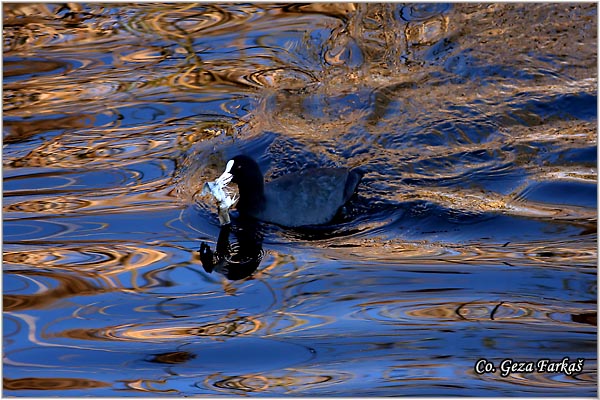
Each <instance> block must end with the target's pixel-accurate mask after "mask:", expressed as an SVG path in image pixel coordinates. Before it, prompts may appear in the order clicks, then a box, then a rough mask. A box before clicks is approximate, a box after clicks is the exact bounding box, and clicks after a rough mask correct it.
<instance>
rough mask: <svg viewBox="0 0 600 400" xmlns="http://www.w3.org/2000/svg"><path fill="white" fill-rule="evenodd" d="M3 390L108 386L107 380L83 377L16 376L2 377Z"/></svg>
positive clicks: (70, 388)
mask: <svg viewBox="0 0 600 400" xmlns="http://www.w3.org/2000/svg"><path fill="white" fill-rule="evenodd" d="M3 385H4V389H5V390H17V391H18V390H74V389H80V390H81V389H92V388H101V387H110V386H111V384H110V383H108V382H102V381H97V380H94V379H85V378H33V377H32V378H18V379H10V378H7V377H4V379H3Z"/></svg>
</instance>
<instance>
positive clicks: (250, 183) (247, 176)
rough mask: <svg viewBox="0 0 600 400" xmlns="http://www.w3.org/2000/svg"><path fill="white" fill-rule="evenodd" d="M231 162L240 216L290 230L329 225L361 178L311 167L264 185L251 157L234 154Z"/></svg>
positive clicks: (353, 171)
mask: <svg viewBox="0 0 600 400" xmlns="http://www.w3.org/2000/svg"><path fill="white" fill-rule="evenodd" d="M232 160H233V166H232V168H231V174H232V175H233V179H232V182H234V183H236V184H237V185H238V190H239V200H238V202H237V206H236V208H237V210H238V211H239V213H240V216H241V217H246V216H250V217H252V218H255V219H257V220H261V221H266V222H271V223H274V224H277V225H280V226H283V227H290V228H293V227H301V226H308V225H322V224H327V223H329V222H331V220H332V219H333V218H334V217H335V216H336V215H337V214H338V212H339V211H340V209H341V208H342V207H343V206H344V204H346V203H347V202H348V200H350V198H351V197H352V195H353V194H354V192H355V191H356V189H357V186H358V184H359V182H360V180H361V178H362V176H363V173H362V172H361V171H359V170H357V169H348V168H311V169H307V170H305V171H302V172H296V173H290V174H287V175H284V176H281V177H279V178H276V179H274V180H272V181H270V182H267V183H265V182H264V178H263V174H262V173H261V171H260V168H259V166H258V164H257V163H256V161H254V160H253V159H252V158H250V157H248V156H246V155H238V156H236V157H234V158H233V159H232Z"/></svg>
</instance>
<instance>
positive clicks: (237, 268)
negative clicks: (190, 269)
mask: <svg viewBox="0 0 600 400" xmlns="http://www.w3.org/2000/svg"><path fill="white" fill-rule="evenodd" d="M231 234H233V236H234V237H235V238H236V239H237V242H232V243H230V242H229V237H230V235H231ZM262 241H263V235H262V233H261V232H260V229H259V227H258V224H257V222H256V221H253V220H238V223H236V225H235V228H232V224H231V223H229V224H227V225H223V226H222V227H221V231H220V232H219V238H218V240H217V248H216V249H215V251H214V252H213V251H212V250H211V249H210V247H209V246H208V244H206V243H205V242H202V243H201V244H200V261H201V262H202V267H204V270H205V271H206V272H208V273H211V272H213V271H216V272H218V273H220V274H223V275H225V277H226V278H227V279H230V280H239V279H244V278H247V277H249V276H250V275H252V273H254V271H256V269H257V268H258V266H259V265H260V262H261V261H262V257H263V250H262Z"/></svg>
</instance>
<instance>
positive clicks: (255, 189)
mask: <svg viewBox="0 0 600 400" xmlns="http://www.w3.org/2000/svg"><path fill="white" fill-rule="evenodd" d="M238 190H239V192H240V193H239V194H240V200H239V201H238V204H237V209H238V210H240V211H242V212H243V211H258V210H260V209H261V208H262V207H261V206H263V205H264V203H265V183H264V180H263V179H260V181H259V182H238Z"/></svg>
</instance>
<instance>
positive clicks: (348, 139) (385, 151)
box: [3, 3, 597, 396]
mask: <svg viewBox="0 0 600 400" xmlns="http://www.w3.org/2000/svg"><path fill="white" fill-rule="evenodd" d="M596 8H597V6H596V5H595V4H591V3H590V4H581V5H576V4H570V5H561V6H557V5H552V4H534V5H527V6H523V5H519V4H504V3H503V4H485V5H481V4H479V5H478V4H452V5H441V4H433V3H427V4H424V3H423V4H413V5H410V4H408V5H397V4H374V3H370V4H366V3H358V4H343V3H335V4H298V5H284V6H281V5H275V4H227V5H224V4H223V5H221V4H216V3H211V4H204V5H202V4H195V3H186V4H149V3H146V4H135V5H105V4H85V5H84V4H77V3H68V4H63V5H51V4H24V3H18V4H17V3H14V4H9V3H6V4H3V22H4V31H3V33H4V35H3V38H4V42H3V44H4V58H5V59H4V63H3V66H4V84H3V115H4V123H3V126H4V145H5V147H4V150H3V153H4V154H3V155H4V156H3V170H4V181H3V183H4V199H3V200H4V204H3V212H4V227H5V234H4V235H5V236H4V246H5V248H4V254H3V262H4V278H5V282H8V283H5V287H4V294H3V300H4V313H5V319H4V321H5V324H6V326H7V328H6V331H5V373H6V374H7V376H9V377H8V378H4V389H5V391H15V393H14V394H15V395H19V394H20V393H26V394H28V395H31V393H34V394H35V393H39V392H36V391H37V390H41V391H44V392H43V393H47V394H49V395H55V394H57V393H58V394H60V393H61V391H62V390H85V391H83V392H81V393H83V394H85V395H94V394H96V393H100V394H103V395H104V394H106V393H109V394H110V393H113V394H114V393H117V394H118V393H120V391H125V392H126V393H127V394H133V395H136V394H138V395H139V394H140V393H141V394H142V395H143V394H147V393H159V394H163V393H164V394H175V395H185V396H188V395H189V396H191V395H198V394H202V395H215V394H226V395H231V394H242V395H246V394H251V393H257V394H265V395H284V394H285V395H307V394H309V395H310V394H317V395H318V394H321V395H322V394H334V395H338V394H342V395H344V394H348V393H351V394H352V395H361V394H366V395H374V394H375V395H378V394H383V395H397V394H398V393H408V394H417V395H420V394H423V393H435V394H443V395H448V394H450V395H452V394H457V393H459V392H458V391H452V390H454V389H456V390H463V389H473V387H475V388H479V389H480V391H476V392H474V393H475V394H482V393H483V394H484V395H495V394H498V393H502V394H504V393H509V394H513V395H514V393H516V392H515V391H518V390H519V389H522V390H523V391H524V393H528V392H527V391H528V390H529V391H530V393H533V394H547V393H549V392H543V391H539V392H536V391H535V389H544V388H550V389H552V390H558V389H563V390H569V389H572V388H574V389H577V388H583V390H588V391H587V392H584V391H582V392H577V393H586V394H587V393H590V390H594V389H593V388H595V387H596V385H595V379H596V372H595V364H596V360H594V359H591V358H590V359H589V362H588V363H586V371H584V372H582V373H580V374H578V375H574V376H572V377H565V376H563V375H544V374H514V375H511V376H510V377H509V378H501V377H499V376H497V374H496V375H494V374H489V375H483V376H479V375H475V374H474V373H473V372H472V365H471V364H472V363H471V361H472V360H471V359H470V358H469V357H470V356H471V355H473V357H477V356H485V354H475V353H476V352H482V353H484V352H487V351H491V350H495V351H499V350H505V351H509V350H510V348H508V347H507V349H501V348H500V347H501V345H494V344H490V341H491V340H492V339H491V338H492V337H494V335H497V336H498V339H500V340H502V339H504V340H506V341H511V340H513V339H516V338H518V337H519V332H523V331H526V332H527V333H529V331H532V332H533V333H532V335H533V334H534V333H535V334H539V335H543V334H546V333H547V334H549V336H543V337H542V338H541V339H539V342H536V343H526V345H528V346H529V347H527V350H528V351H530V350H531V351H533V350H535V351H537V352H538V353H537V354H541V353H542V352H550V351H552V355H556V354H558V352H559V351H565V352H567V351H573V352H575V353H577V354H586V355H588V356H589V357H593V349H591V347H592V346H591V345H590V343H591V342H592V341H594V340H595V339H594V335H593V332H594V329H595V327H596V325H597V312H596V311H595V310H594V307H595V303H594V300H593V299H594V298H595V295H596V292H597V288H596V285H595V281H594V279H593V276H595V273H596V262H597V235H596V230H597V206H594V205H591V204H585V203H579V202H578V201H577V199H575V200H573V199H571V198H567V199H566V200H565V199H563V198H562V196H563V195H561V194H560V193H563V194H564V192H565V191H568V190H569V189H564V187H571V186H568V185H570V184H574V185H575V186H573V187H576V188H580V189H581V188H595V185H596V180H597V168H596V166H595V162H596V161H595V158H594V157H593V156H590V155H587V153H586V152H588V151H589V149H591V148H594V147H595V146H596V142H597V127H596V125H597V117H596V116H595V115H594V116H590V115H587V114H586V113H585V112H581V113H579V111H580V110H578V109H577V108H578V107H577V106H571V104H572V103H573V104H579V105H581V104H583V105H584V106H586V105H587V104H588V103H592V102H594V101H596V97H597V94H596V92H597V78H596V73H595V71H596V70H597V66H596V62H597V54H596V53H597V46H596V42H595V41H596V39H597V37H596V23H597V10H596ZM490 71H491V72H490ZM582 107H583V106H582ZM563 108H565V109H566V110H564V113H563V110H562V109H563ZM583 108H585V107H583ZM548 110H551V111H548ZM232 149H234V150H235V151H242V150H243V151H248V152H250V153H253V154H261V155H263V156H264V157H270V158H271V160H270V164H269V170H268V171H266V172H267V178H268V179H270V178H272V177H276V176H279V175H281V174H282V173H285V172H288V171H291V170H294V169H296V168H299V167H303V166H306V165H308V164H310V163H313V164H316V163H329V164H330V165H333V164H335V165H348V166H368V167H369V168H370V169H369V171H368V173H367V174H366V176H365V179H364V182H363V183H362V184H361V185H362V186H361V192H360V194H359V200H361V201H362V202H363V203H361V204H362V205H363V208H362V209H361V211H362V213H361V214H359V215H358V216H357V219H356V220H355V221H349V222H347V223H346V224H345V225H344V226H342V227H341V228H339V230H338V231H335V230H334V232H333V233H330V234H328V235H324V236H323V237H318V238H315V237H310V238H307V236H306V235H303V234H302V233H298V232H284V231H281V230H277V229H275V228H274V229H272V230H268V231H267V235H266V240H265V243H264V247H265V248H266V250H267V257H266V258H265V260H264V261H263V264H262V265H261V266H260V268H259V270H258V271H257V272H256V273H254V274H253V275H252V276H250V277H248V278H246V279H243V280H241V281H239V282H237V281H228V280H226V279H225V278H223V277H221V276H218V275H217V274H214V273H213V274H208V273H204V272H203V270H202V266H201V263H200V261H199V260H200V257H199V252H198V248H199V243H200V241H207V242H210V244H213V243H214V241H215V238H216V235H217V234H218V232H217V226H216V223H215V221H214V207H213V204H211V203H209V202H208V201H207V200H206V199H203V198H201V197H200V196H197V192H198V189H199V188H201V186H202V183H203V182H206V181H208V180H212V179H214V178H215V177H216V176H218V175H219V174H220V172H221V171H222V168H223V164H224V161H225V160H226V159H227V158H228V157H230V156H231V155H232V154H230V153H231V152H232V151H233V150H232ZM592 159H593V160H592ZM590 160H592V161H593V162H592V161H590ZM263 161H264V160H263ZM265 165H266V164H265ZM515 171H516V172H515ZM482 177H484V178H483V179H482ZM498 182H500V183H498ZM544 185H550V186H551V190H549V193H550V194H546V195H545V196H542V197H541V199H540V197H535V196H532V193H534V192H535V190H536V189H537V188H539V187H542V188H544ZM552 185H555V186H556V187H557V188H558V189H553V190H554V191H553V190H552V188H553V186H552ZM562 185H566V186H562ZM576 185H579V186H576ZM590 190H591V189H590ZM584 200H587V199H584ZM390 205H392V206H393V207H392V206H390ZM406 205H410V207H408V206H406ZM386 206H389V208H387V209H386V208H385V207H386ZM378 207H381V210H383V211H381V212H375V211H373V210H379V208H378ZM440 210H441V211H440ZM402 213H404V214H402ZM436 213H445V214H444V215H443V216H442V217H440V219H439V220H437V221H434V222H433V223H431V225H429V226H427V227H423V226H421V225H424V224H426V223H427V222H428V220H429V218H432V216H434V215H436ZM211 218H213V219H211ZM502 218H504V219H502ZM498 220H501V221H508V222H504V223H505V224H506V225H508V227H507V226H500V224H498V226H496V225H495V223H494V221H498ZM485 221H492V222H489V224H488V225H485V224H484V222H485ZM519 221H521V225H515V227H512V226H511V224H516V223H517V222H519ZM440 223H441V224H442V225H444V226H441V227H440V226H439V225H440ZM482 225H483V227H482ZM477 227H478V229H480V231H474V230H475V229H476V228H477ZM522 228H530V229H531V231H527V232H521V231H520V229H522ZM335 229H338V228H335ZM496 229H498V230H499V233H498V234H497V236H495V234H496V232H495V230H496ZM499 238H500V239H499ZM500 276H502V279H499V278H498V277H500ZM506 277H509V278H510V279H513V280H514V282H512V283H511V282H508V283H506V282H501V281H502V280H503V279H505V280H507V281H510V279H509V278H506ZM495 280H497V281H498V282H495ZM522 280H525V282H523V281H522ZM501 283H502V284H504V285H505V286H500V284H501ZM529 283H530V284H529ZM494 284H498V285H499V286H498V287H499V288H496V287H495V286H494ZM517 285H521V286H518V289H517V288H516V287H517ZM486 329H488V330H486ZM449 334H455V335H456V337H457V338H458V339H459V341H461V340H462V342H461V343H462V344H461V345H462V346H464V347H465V348H468V350H464V349H463V350H462V352H461V353H460V354H455V353H452V354H453V356H450V355H449V354H448V353H451V352H457V351H461V350H457V349H456V348H457V346H455V345H454V344H453V343H454V342H453V341H452V340H448V339H447V338H448V335H449ZM478 334H479V335H480V336H477V335H478ZM550 334H555V335H557V336H551V335H550ZM461 335H464V336H461ZM473 335H475V336H473ZM452 338H453V339H454V338H455V337H454V336H452ZM253 340H254V341H253ZM244 341H248V342H244ZM446 341H448V343H445V342H446ZM463 342H464V343H467V342H468V345H464V343H463ZM480 342H481V343H480ZM557 342H559V343H561V344H562V347H561V348H560V349H556V347H557ZM240 343H241V344H240ZM444 343H445V344H444ZM115 344H117V345H118V346H119V347H116V346H114V345H115ZM138 345H141V346H140V347H136V346H138ZM210 345H213V346H216V347H214V348H212V350H211V351H213V353H210V352H209V351H207V350H206V348H207V346H210ZM184 346H186V347H184ZM194 346H197V347H194ZM236 346H237V347H236ZM254 346H264V349H266V350H265V351H264V352H259V353H258V355H253V357H250V356H248V357H249V358H248V359H246V358H245V357H246V356H245V355H243V351H245V350H248V349H249V348H251V347H254ZM277 346H282V347H277ZM313 346H314V348H313ZM458 347H460V346H458ZM259 349H263V347H259ZM272 349H277V350H276V351H275V350H272ZM294 349H295V350H294ZM473 349H475V350H473ZM550 349H551V350H550ZM55 350H56V352H53V351H55ZM240 350H242V353H240ZM46 351H47V353H46ZM92 351H97V353H92ZM119 352H123V353H128V354H127V356H120V355H119V354H118V353H119ZM278 352H279V357H278V358H277V357H276V359H275V358H274V359H270V362H272V363H273V364H270V363H269V362H265V363H262V362H261V361H262V359H263V358H264V357H266V356H269V355H272V354H275V355H277V353H278ZM99 353H104V354H108V356H107V357H109V358H110V363H111V368H113V369H114V370H115V371H117V375H116V376H115V375H111V374H110V373H108V372H107V371H108V370H109V369H110V368H106V367H104V364H103V361H102V360H100V361H97V360H96V359H95V358H94V354H99ZM471 353H472V354H471ZM90 354H91V355H90ZM222 354H224V355H222ZM240 354H242V355H240ZM119 357H121V358H119ZM128 357H129V358H128ZM211 357H212V358H211ZM100 358H102V357H100ZM228 358H229V359H231V360H230V361H231V364H232V365H233V366H229V365H224V364H223V365H221V364H218V363H219V362H223V361H224V360H228ZM307 358H308V359H309V361H307ZM446 358H450V359H446ZM73 360H87V361H86V364H85V365H84V366H82V365H80V364H77V361H73ZM140 360H142V361H140ZM280 361H285V362H287V364H286V365H285V366H279V365H278V364H277V362H280ZM215 363H217V364H218V365H219V366H218V367H213V365H214V364H215ZM140 364H143V366H142V367H140ZM245 364H248V365H245ZM148 365H150V366H151V367H154V368H148V367H147V366H148ZM242 367H247V369H245V370H237V369H236V368H242ZM82 368H83V369H85V370H86V371H88V370H89V371H95V372H98V371H100V372H98V374H97V376H98V380H94V379H85V378H81V377H75V375H73V376H71V375H70V374H71V372H70V371H79V370H81V369H82ZM102 371H103V372H106V373H107V375H103V374H102ZM38 374H39V375H38ZM47 374H55V376H54V377H46V376H47ZM140 375H141V376H142V377H140ZM420 385H422V386H420ZM486 385H487V386H486ZM577 385H580V386H577ZM101 388H110V389H111V390H112V391H110V392H108V391H94V390H93V389H101ZM347 388H350V389H347ZM413 388H416V389H414V390H416V391H412V392H411V391H410V390H411V389H413ZM432 388H434V389H435V388H440V389H439V391H431V390H432ZM354 389H355V390H354ZM377 390H380V391H377ZM444 390H445V391H444ZM475 390H477V389H475ZM486 390H489V391H486ZM25 391H27V392H25ZM53 391H54V392H53ZM405 391H406V392H405ZM67 393H68V392H67ZM78 393H79V392H78ZM552 393H553V394H556V393H558V392H552ZM560 393H566V392H564V391H561V392H560ZM9 394H10V393H9Z"/></svg>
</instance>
